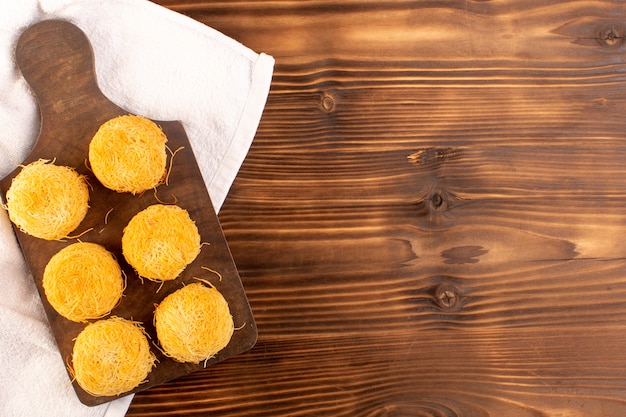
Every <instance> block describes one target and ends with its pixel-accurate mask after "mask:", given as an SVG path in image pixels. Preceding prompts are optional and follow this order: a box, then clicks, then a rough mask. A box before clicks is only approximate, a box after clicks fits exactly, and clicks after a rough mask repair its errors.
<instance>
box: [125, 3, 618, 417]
mask: <svg viewBox="0 0 626 417" xmlns="http://www.w3.org/2000/svg"><path fill="white" fill-rule="evenodd" d="M158 3H160V4H162V5H164V6H166V7H168V8H171V9H173V10H176V11H178V12H181V13H184V14H186V15H188V16H190V17H192V18H194V19H197V20H199V21H201V22H203V23H205V24H207V25H209V26H211V27H214V28H215V29H217V30H219V31H221V32H223V33H225V34H226V35H228V36H231V37H233V38H235V39H237V40H239V41H240V42H242V43H244V44H245V45H247V46H249V47H251V48H252V49H254V50H256V51H259V52H260V51H264V52H267V53H269V54H271V55H273V56H274V57H275V58H276V67H275V74H274V78H273V82H272V88H271V92H270V95H269V99H268V103H267V107H266V110H265V113H264V115H263V119H262V121H261V124H260V126H259V129H258V133H257V136H256V138H255V141H254V144H253V146H252V148H251V150H250V153H249V155H248V157H247V159H246V161H245V163H244V164H243V166H242V168H241V171H240V173H239V175H238V177H237V179H236V181H235V183H234V185H233V188H232V190H231V192H230V194H229V197H228V199H227V201H226V204H225V206H224V207H223V209H222V211H221V212H220V215H219V218H220V220H221V222H222V226H223V228H224V231H225V234H226V237H227V239H228V242H229V245H230V247H231V250H232V253H233V257H234V259H235V262H236V263H237V266H238V268H239V272H240V274H241V276H242V280H243V283H244V287H245V288H246V291H247V294H248V297H249V299H250V304H251V306H252V309H253V312H254V314H255V318H256V320H257V325H258V330H259V340H258V342H257V344H256V346H255V347H254V348H253V349H252V350H251V351H249V352H248V353H246V354H243V355H240V356H237V357H235V358H232V359H229V360H227V361H225V362H222V363H220V364H218V365H215V366H212V367H210V368H208V369H206V370H204V371H200V372H198V373H195V374H192V375H190V376H187V377H184V378H182V379H179V380H176V381H173V382H171V383H168V384H166V385H163V386H161V387H157V388H154V389H150V390H148V391H145V392H143V393H141V394H138V395H137V396H136V397H135V398H134V400H133V403H132V405H131V408H130V410H129V413H128V416H130V417H137V416H146V417H147V416H182V415H185V416H205V415H206V416H209V415H210V416H350V417H353V416H363V417H374V416H463V417H470V416H472V417H473V416H480V417H483V416H496V417H498V416H507V417H530V416H555V417H556V416H564V417H578V416H580V417H583V416H584V417H588V416H615V417H617V416H624V415H626V249H625V247H624V244H623V240H624V235H625V233H626V178H625V177H624V176H625V174H626V141H625V139H624V134H625V131H626V112H625V110H626V63H625V57H626V55H625V54H626V43H625V42H624V33H625V28H626V4H624V2H621V1H562V0H559V1H545V0H541V1H540V0H528V1H515V0H494V1H477V0H476V1H465V0H464V1H461V0H458V1H455V0H449V1H439V0H438V1H427V0H423V1H368V0H347V1H343V0H342V1H326V0H307V1H286V0H277V1H261V0H258V1H191V0H189V1H184V0H159V1H158Z"/></svg>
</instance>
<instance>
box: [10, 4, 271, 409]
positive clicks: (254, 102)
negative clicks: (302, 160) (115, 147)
mask: <svg viewBox="0 0 626 417" xmlns="http://www.w3.org/2000/svg"><path fill="white" fill-rule="evenodd" d="M50 18H61V19H66V20H68V21H70V22H72V23H74V24H75V25H77V26H78V27H80V28H81V29H82V30H83V31H84V32H85V33H86V34H87V36H88V37H89V39H90V41H91V44H92V46H93V49H94V55H95V62H96V73H97V77H98V83H99V85H100V88H101V90H102V91H103V93H104V94H105V95H106V96H107V97H108V98H109V99H110V100H111V101H113V102H114V103H116V104H117V105H119V106H120V107H123V108H125V109H127V110H128V111H129V112H131V113H135V114H140V115H143V116H146V117H149V118H151V119H156V120H180V121H181V122H182V123H183V126H184V127H185V130H186V132H187V135H188V137H189V140H190V142H191V145H192V147H193V150H194V153H195V155H196V159H197V160H198V165H199V166H200V169H201V171H202V175H203V178H204V180H205V183H206V184H207V187H208V189H209V193H210V195H211V199H212V200H213V204H214V206H215V208H216V210H219V208H220V207H221V205H222V203H223V201H224V199H225V198H226V194H227V193H228V190H229V188H230V186H231V184H232V182H233V180H234V178H235V176H236V174H237V171H238V170H239V167H240V165H241V163H242V162H243V159H244V157H245V155H246V154H247V152H248V149H249V147H250V144H251V142H252V139H253V137H254V134H255V132H256V129H257V127H258V123H259V120H260V118H261V114H262V111H263V108H264V106H265V102H266V99H267V95H268V92H269V86H270V81H271V77H272V71H273V65H274V60H273V58H272V57H271V56H269V55H265V54H257V53H256V52H254V51H252V50H250V49H248V48H247V47H245V46H243V45H241V44H240V43H238V42H236V41H234V40H233V39H231V38H228V37H227V36H225V35H223V34H221V33H219V32H217V31H215V30H213V29H211V28H209V27H207V26H205V25H202V24H201V23H199V22H197V21H194V20H192V19H190V18H187V17H185V16H183V15H180V14H178V13H174V12H172V11H170V10H167V9H165V8H162V7H160V6H158V5H156V4H153V3H150V2H148V1H144V0H107V1H102V0H95V1H94V0H39V1H37V0H19V1H15V0H0V177H4V176H5V175H6V174H8V173H9V172H10V171H11V170H13V169H14V168H15V166H16V165H18V164H19V163H21V162H22V160H23V159H24V158H25V157H26V156H27V155H28V153H29V151H30V150H31V148H32V146H33V145H34V143H35V141H36V139H37V135H38V133H39V132H38V129H39V115H38V110H37V106H36V102H35V98H34V97H33V95H32V94H31V92H30V90H29V87H28V86H27V84H26V82H25V81H24V79H23V78H22V77H21V75H20V73H19V70H18V68H17V67H16V65H15V62H14V56H13V53H14V47H15V43H16V42H17V39H18V37H19V35H20V33H21V32H22V31H23V30H24V29H25V28H26V27H28V26H30V25H31V24H33V23H35V22H37V21H40V20H44V19H50ZM0 270H2V272H3V274H2V278H1V280H2V287H3V290H2V297H1V298H0V416H4V417H21V416H24V417H39V416H46V417H47V416H57V417H62V416H68V417H69V416H71V417H83V416H84V417H103V416H106V417H118V416H123V415H125V414H126V412H127V410H128V407H129V404H130V401H131V399H132V397H130V396H128V397H124V398H121V399H118V400H116V401H113V402H111V403H108V404H104V405H101V406H96V407H86V406H84V405H82V404H81V403H80V402H79V400H78V398H77V397H76V395H75V393H74V390H73V388H72V386H71V384H70V380H69V377H68V376H67V373H66V371H65V368H64V364H63V359H62V358H61V355H60V354H59V352H58V350H57V347H56V345H55V342H54V339H53V335H52V333H51V330H50V328H49V327H48V323H47V320H46V318H45V314H44V311H43V307H42V304H41V300H40V298H39V295H38V293H37V289H36V287H35V284H34V282H33V279H32V277H31V276H30V275H29V272H28V268H27V266H26V264H25V261H24V258H23V256H22V253H21V251H20V248H19V246H18V244H17V240H16V238H15V235H14V233H13V231H12V228H11V224H10V222H9V220H8V216H7V215H6V212H5V211H4V210H0Z"/></svg>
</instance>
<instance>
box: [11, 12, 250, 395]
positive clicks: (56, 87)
mask: <svg viewBox="0 0 626 417" xmlns="http://www.w3.org/2000/svg"><path fill="white" fill-rule="evenodd" d="M16 62H17V65H18V67H19V69H20V70H21V72H22V74H23V75H24V78H25V79H26V81H27V82H28V84H29V85H30V87H31V88H32V90H33V92H34V94H35V96H36V98H37V102H38V104H39V108H40V112H41V132H40V134H39V138H38V141H37V143H36V144H35V146H34V148H33V150H32V152H31V153H30V155H29V156H28V157H27V159H26V160H25V161H23V164H28V163H30V162H32V161H35V160H38V159H40V158H43V159H49V160H56V164H57V165H66V166H71V167H74V168H75V169H76V170H77V171H78V172H79V173H80V174H83V175H85V176H86V177H87V178H88V182H89V184H90V185H91V190H90V209H89V212H88V213H87V216H86V218H85V219H84V221H83V222H82V224H81V225H80V226H79V227H78V229H77V230H76V231H75V234H80V233H82V232H83V231H87V230H90V229H91V231H88V232H87V233H85V234H83V235H82V236H80V240H81V241H86V242H96V243H100V244H102V245H104V246H105V247H106V248H107V249H108V250H110V251H111V252H113V254H114V255H115V256H116V257H117V259H118V261H119V262H120V264H121V266H122V269H123V270H124V271H125V273H126V275H127V277H128V278H127V281H128V282H127V288H126V290H125V293H124V297H123V300H122V302H121V303H120V304H119V306H118V307H116V308H115V309H114V310H113V311H112V313H111V315H116V316H120V317H124V318H128V319H133V320H136V321H140V322H142V323H143V325H144V327H145V328H146V330H147V332H148V334H149V336H150V337H151V338H152V342H153V343H155V342H156V340H157V337H156V332H155V329H154V327H153V324H152V318H153V313H154V306H155V304H158V303H160V302H161V300H162V299H163V298H164V297H166V296H167V295H168V294H170V293H172V292H173V291H175V290H177V289H179V288H181V287H182V286H183V285H184V284H185V283H189V282H195V278H201V279H205V280H208V281H210V282H211V283H212V284H213V285H214V286H215V287H216V288H217V289H218V290H219V291H220V292H221V293H222V294H223V295H224V297H225V298H226V300H227V301H228V303H229V306H230V309H231V313H232V315H233V319H234V322H235V327H236V328H237V330H235V333H234V335H233V338H232V339H231V341H230V343H229V345H228V346H227V347H226V348H224V349H223V350H222V351H221V352H219V353H218V354H217V355H216V356H215V357H214V358H212V359H211V360H209V361H207V362H206V364H205V363H201V364H199V365H195V364H182V363H178V362H175V361H173V360H171V359H169V358H167V357H165V356H164V355H163V354H162V353H161V352H160V350H159V349H157V348H156V347H155V346H153V349H152V350H153V352H154V353H155V355H156V356H157V359H158V363H157V366H156V368H154V369H153V371H152V373H151V374H150V375H149V378H148V381H147V382H146V383H144V384H142V385H140V386H139V387H137V388H136V389H135V390H134V391H132V392H137V391H141V390H145V389H147V388H150V387H153V386H155V385H158V384H161V383H163V382H165V381H168V380H171V379H174V378H177V377H180V376H183V375H185V374H188V373H190V372H194V371H197V370H200V369H203V368H204V367H205V366H209V365H211V364H214V363H216V362H219V361H222V360H224V359H227V358H229V357H232V356H234V355H237V354H239V353H242V352H244V351H246V350H248V349H250V348H251V347H252V346H253V345H254V344H255V342H256V338H257V330H256V325H255V322H254V318H253V316H252V312H251V310H250V306H249V304H248V300H247V298H246V295H245V292H244V289H243V287H242V283H241V280H240V277H239V274H238V272H237V269H236V266H235V264H234V262H233V259H232V256H231V253H230V250H229V248H228V245H227V242H226V240H225V238H224V235H223V233H222V229H221V227H220V224H219V221H218V218H217V216H216V214H215V210H214V208H213V205H212V203H211V200H210V198H209V194H208V192H207V189H206V186H205V184H204V181H203V179H202V176H201V173H200V170H199V168H198V165H197V162H196V160H195V157H194V154H193V151H192V149H191V146H190V144H189V141H188V138H187V136H186V134H185V131H184V129H183V127H182V125H181V124H180V123H179V122H175V121H157V124H159V125H160V126H161V127H162V129H163V131H164V132H165V134H166V135H167V138H168V143H167V145H168V147H169V148H170V149H171V150H176V149H179V148H182V149H181V150H180V151H179V152H178V153H176V155H175V157H174V158H173V163H172V171H171V174H170V176H169V185H165V184H164V185H161V186H159V187H158V188H157V190H156V193H153V192H145V193H144V194H142V195H139V196H133V195H131V194H128V193H116V192H114V191H110V190H108V189H106V188H105V187H103V186H102V185H101V184H100V183H99V182H98V181H97V179H96V178H95V176H94V175H93V174H92V173H91V172H90V171H89V169H88V167H87V165H88V164H87V156H88V147H89V142H90V140H91V138H92V136H93V135H94V133H95V132H96V131H97V129H98V127H99V126H100V125H101V124H102V123H104V122H105V121H107V120H109V119H111V118H113V117H116V116H119V115H123V114H129V112H128V111H126V110H124V109H122V108H120V107H118V106H117V105H115V104H114V103H112V102H111V101H109V100H108V99H107V98H106V97H105V96H104V95H103V94H102V92H101V91H100V89H99V87H98V84H97V81H96V74H95V66H94V57H93V52H92V48H91V45H90V43H89V40H88V39H87V37H86V36H85V34H84V33H83V32H82V31H81V30H80V29H79V28H77V27H76V26H74V25H73V24H71V23H69V22H66V21H62V20H46V21H42V22H39V23H37V24H35V25H33V26H31V27H29V28H28V29H26V31H24V33H23V34H22V35H21V37H20V39H19V41H18V44H17V48H16ZM150 70H151V69H150V68H146V71H150ZM169 159H170V160H171V157H170V158H169ZM20 169H21V168H16V170H14V171H13V172H12V173H11V174H9V175H8V176H7V177H6V178H4V179H3V180H2V181H0V187H1V188H2V192H3V197H5V201H6V191H7V189H8V188H9V187H10V185H11V181H12V179H13V177H14V176H15V175H17V174H18V173H19V171H20ZM159 200H161V201H166V202H174V201H176V204H178V205H179V206H181V207H182V208H184V209H186V210H187V211H188V212H189V215H190V216H191V218H192V219H193V220H194V221H195V222H196V225H197V226H198V229H199V231H200V235H201V238H202V242H203V243H205V244H204V245H203V246H202V250H201V253H200V255H199V256H198V258H197V259H196V260H195V261H194V262H193V263H192V264H191V265H189V266H188V267H187V268H186V269H185V271H184V272H183V274H182V275H181V276H180V277H179V278H177V279H176V280H174V281H169V282H166V283H164V284H163V286H162V287H161V285H160V284H159V283H155V282H152V281H149V280H143V282H142V281H141V280H140V279H139V278H138V277H137V275H136V273H135V272H134V271H133V269H132V268H131V267H130V266H129V265H128V264H127V263H126V262H125V260H124V257H123V255H122V250H121V237H122V230H123V228H124V227H125V226H126V224H127V223H128V221H129V220H130V219H131V218H132V217H133V216H134V215H135V214H136V213H137V212H139V211H141V210H142V209H144V208H146V207H148V206H150V205H152V204H156V203H158V202H159ZM105 218H106V222H105ZM16 234H17V238H18V240H19V243H20V245H21V248H22V251H23V252H24V256H25V258H26V261H27V263H28V265H29V267H30V270H31V272H32V275H33V277H34V279H35V282H36V284H37V288H38V289H39V293H40V295H41V299H42V301H43V305H44V308H45V311H46V313H47V316H48V320H49V322H50V326H51V327H52V330H53V332H54V335H55V337H56V341H57V344H58V347H59V350H60V352H61V356H62V358H63V360H64V361H65V362H66V363H69V362H70V360H71V353H72V347H73V343H74V338H75V337H76V336H77V335H78V333H79V332H80V331H81V330H82V329H83V328H84V327H85V325H86V324H81V323H74V322H71V321H69V320H67V319H65V318H63V317H62V316H60V315H59V314H58V313H56V311H55V310H54V309H53V308H52V306H51V305H50V304H49V303H48V301H47V299H46V296H45V294H44V291H43V288H42V274H43V270H44V268H45V266H46V264H47V262H48V260H49V259H50V257H51V256H52V255H54V254H55V253H56V252H58V251H59V250H60V249H62V248H63V247H65V246H67V245H69V244H71V243H74V242H75V241H76V239H68V240H66V241H45V240H41V239H37V238H34V237H31V236H29V235H26V234H24V233H23V232H21V231H19V230H17V229H16ZM203 267H204V268H203ZM205 268H210V269H212V270H214V271H217V272H218V273H219V274H220V275H221V279H220V278H219V277H218V275H216V274H214V273H212V272H210V271H207V270H206V269H205ZM73 385H74V388H75V390H76V393H77V395H78V397H79V398H80V400H81V401H82V402H83V403H84V404H87V405H97V404H101V403H104V402H107V401H110V400H113V399H115V398H118V397H94V396H91V395H90V394H88V393H86V392H85V391H83V390H82V389H81V388H80V386H79V385H78V384H77V383H76V382H75V381H74V382H73Z"/></svg>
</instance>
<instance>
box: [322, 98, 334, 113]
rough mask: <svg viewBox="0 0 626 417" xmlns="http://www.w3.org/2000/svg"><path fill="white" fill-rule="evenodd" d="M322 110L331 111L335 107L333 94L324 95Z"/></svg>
mask: <svg viewBox="0 0 626 417" xmlns="http://www.w3.org/2000/svg"><path fill="white" fill-rule="evenodd" d="M321 103H322V110H324V111H325V112H326V113H330V112H332V111H333V110H334V109H335V99H334V98H332V96H330V95H328V94H325V95H323V96H322V102H321Z"/></svg>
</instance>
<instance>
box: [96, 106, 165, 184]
mask: <svg viewBox="0 0 626 417" xmlns="http://www.w3.org/2000/svg"><path fill="white" fill-rule="evenodd" d="M166 142H167V138H166V136H165V134H164V133H163V131H162V130H161V128H160V127H159V126H158V125H157V124H156V123H154V122H153V121H152V120H149V119H146V118H145V117H141V116H135V115H125V116H118V117H115V118H113V119H110V120H109V121H107V122H105V123H104V124H103V125H102V126H100V128H99V129H98V131H97V132H96V134H95V135H94V137H93V138H92V140H91V142H90V143H89V163H90V165H91V169H92V170H93V173H94V175H95V176H96V178H98V180H99V181H100V182H101V183H102V185H104V186H105V187H107V188H109V189H111V190H115V191H117V192H130V193H132V194H138V193H142V192H144V191H146V190H149V189H151V188H155V187H156V186H158V185H159V184H160V183H161V181H163V179H164V177H165V173H166V172H165V171H166V170H165V168H166V163H167V153H166V148H165V143H166Z"/></svg>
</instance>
